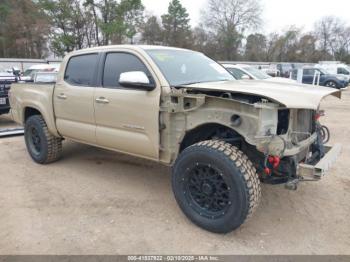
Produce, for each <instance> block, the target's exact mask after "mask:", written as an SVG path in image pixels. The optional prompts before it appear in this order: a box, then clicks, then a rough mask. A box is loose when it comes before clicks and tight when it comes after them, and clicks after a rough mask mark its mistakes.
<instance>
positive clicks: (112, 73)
mask: <svg viewBox="0 0 350 262" xmlns="http://www.w3.org/2000/svg"><path fill="white" fill-rule="evenodd" d="M133 71H141V72H144V73H145V74H146V75H147V76H148V78H149V80H150V82H151V83H153V82H154V81H153V79H152V76H151V74H150V72H149V70H148V69H147V67H146V66H145V64H144V63H143V62H142V61H141V60H140V59H139V58H138V57H136V56H135V55H132V54H128V53H108V54H107V55H106V61H105V66H104V71H103V87H105V88H123V87H122V86H121V85H120V84H119V77H120V74H122V73H126V72H133Z"/></svg>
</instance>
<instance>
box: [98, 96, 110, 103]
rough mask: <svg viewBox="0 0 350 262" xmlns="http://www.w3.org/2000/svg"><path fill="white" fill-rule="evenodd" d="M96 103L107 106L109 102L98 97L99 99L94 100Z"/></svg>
mask: <svg viewBox="0 0 350 262" xmlns="http://www.w3.org/2000/svg"><path fill="white" fill-rule="evenodd" d="M95 101H96V103H98V104H109V101H108V100H107V99H106V98H104V97H99V98H96V100H95Z"/></svg>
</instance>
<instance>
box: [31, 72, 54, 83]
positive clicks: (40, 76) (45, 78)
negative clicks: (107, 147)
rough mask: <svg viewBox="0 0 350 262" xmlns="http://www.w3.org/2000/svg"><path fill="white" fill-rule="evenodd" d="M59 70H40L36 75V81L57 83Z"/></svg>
mask: <svg viewBox="0 0 350 262" xmlns="http://www.w3.org/2000/svg"><path fill="white" fill-rule="evenodd" d="M56 79H57V72H38V73H36V74H35V76H34V82H35V83H55V82H56Z"/></svg>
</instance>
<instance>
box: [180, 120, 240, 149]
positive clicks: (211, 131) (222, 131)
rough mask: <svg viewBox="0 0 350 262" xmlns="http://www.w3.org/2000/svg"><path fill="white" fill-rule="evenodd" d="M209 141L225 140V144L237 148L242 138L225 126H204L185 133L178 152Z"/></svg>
mask: <svg viewBox="0 0 350 262" xmlns="http://www.w3.org/2000/svg"><path fill="white" fill-rule="evenodd" d="M210 139H220V140H225V141H226V142H228V143H230V144H233V145H236V146H238V147H239V146H240V143H241V142H242V140H243V137H242V136H241V135H240V134H238V133H237V132H236V131H234V130H233V129H231V128H229V127H227V126H223V125H220V124H205V125H201V126H199V127H196V128H194V129H192V130H190V131H188V132H187V133H186V135H185V137H184V139H183V140H182V142H181V144H180V152H182V151H183V150H184V149H186V148H187V147H189V146H191V145H194V144H196V143H198V142H201V141H205V140H210Z"/></svg>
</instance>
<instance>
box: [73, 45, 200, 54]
mask: <svg viewBox="0 0 350 262" xmlns="http://www.w3.org/2000/svg"><path fill="white" fill-rule="evenodd" d="M117 48H121V49H129V50H144V51H145V50H182V51H192V50H189V49H183V48H177V47H170V46H159V45H108V46H97V47H91V48H86V49H81V50H76V51H73V52H71V53H70V54H69V55H74V54H83V53H90V52H101V51H106V50H108V49H117ZM193 52H195V51H193Z"/></svg>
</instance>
